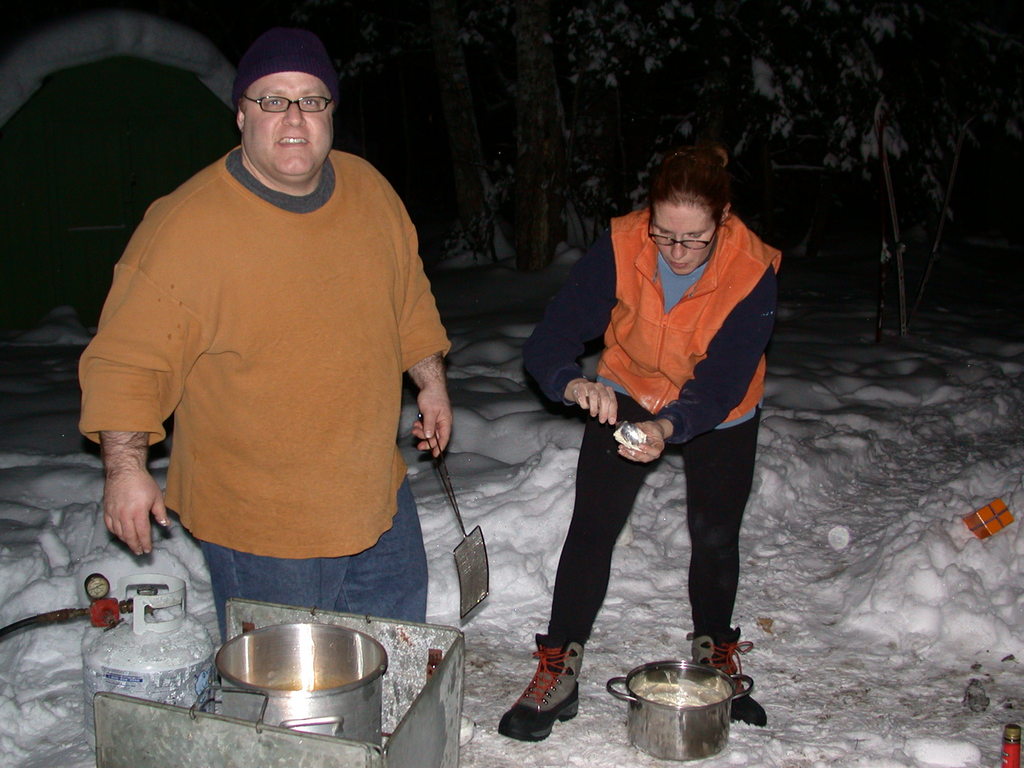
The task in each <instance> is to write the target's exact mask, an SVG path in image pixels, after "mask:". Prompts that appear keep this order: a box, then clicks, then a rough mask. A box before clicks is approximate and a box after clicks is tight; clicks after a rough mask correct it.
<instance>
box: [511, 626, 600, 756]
mask: <svg viewBox="0 0 1024 768" xmlns="http://www.w3.org/2000/svg"><path fill="white" fill-rule="evenodd" d="M548 642H550V641H549V640H548V638H547V636H546V635H537V652H536V653H534V654H533V655H534V658H536V659H537V660H538V661H537V671H536V673H535V674H534V675H533V680H531V681H530V684H529V685H528V686H526V690H525V691H523V695H522V696H520V697H519V700H518V701H517V702H516V703H515V705H514V706H513V707H512V709H510V710H509V711H508V712H506V713H505V714H504V715H503V716H502V718H501V722H500V723H498V733H500V734H502V735H503V736H508V737H509V738H511V739H519V740H520V741H541V740H542V739H546V738H547V737H548V735H549V734H550V733H551V728H552V727H553V726H554V724H555V721H556V720H571V719H572V718H574V717H576V712H577V711H578V709H579V685H578V684H577V682H576V678H577V677H579V674H580V666H581V665H582V664H583V646H582V645H580V644H579V643H572V642H569V643H566V644H565V645H564V646H562V647H561V648H553V647H550V646H548V645H546V643H548Z"/></svg>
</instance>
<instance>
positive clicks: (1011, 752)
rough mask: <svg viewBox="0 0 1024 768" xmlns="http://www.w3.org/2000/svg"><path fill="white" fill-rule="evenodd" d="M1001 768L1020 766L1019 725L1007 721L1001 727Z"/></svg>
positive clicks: (1017, 767)
mask: <svg viewBox="0 0 1024 768" xmlns="http://www.w3.org/2000/svg"><path fill="white" fill-rule="evenodd" d="M1002 768H1020V726H1019V725H1017V723H1008V724H1007V726H1006V727H1005V728H1003V764H1002Z"/></svg>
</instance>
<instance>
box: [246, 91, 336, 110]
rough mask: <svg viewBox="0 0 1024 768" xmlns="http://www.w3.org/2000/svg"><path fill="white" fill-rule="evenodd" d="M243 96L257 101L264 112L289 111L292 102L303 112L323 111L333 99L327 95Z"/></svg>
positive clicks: (248, 99) (247, 99)
mask: <svg viewBox="0 0 1024 768" xmlns="http://www.w3.org/2000/svg"><path fill="white" fill-rule="evenodd" d="M242 98H243V99H245V100H246V101H254V102H256V103H257V104H259V105H260V109H262V110H263V111H264V112H287V111H288V109H289V108H290V107H291V105H292V104H298V105H299V109H300V110H301V111H302V112H323V111H324V110H325V109H327V105H328V104H330V103H331V101H332V100H331V99H329V98H327V97H326V96H303V97H302V98H301V99H286V98H285V97H284V96H260V97H259V98H258V99H250V98H249V97H248V96H246V95H245V94H242Z"/></svg>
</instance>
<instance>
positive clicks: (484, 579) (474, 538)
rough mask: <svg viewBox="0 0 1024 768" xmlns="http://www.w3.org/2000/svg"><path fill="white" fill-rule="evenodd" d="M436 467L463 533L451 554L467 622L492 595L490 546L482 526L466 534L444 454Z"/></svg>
mask: <svg viewBox="0 0 1024 768" xmlns="http://www.w3.org/2000/svg"><path fill="white" fill-rule="evenodd" d="M435 466H436V467H437V472H438V474H439V475H440V476H441V485H443V486H444V492H445V493H446V494H447V495H448V501H449V502H450V503H451V505H452V509H453V510H454V511H455V518H456V519H457V520H458V521H459V530H461V531H462V541H461V542H459V545H458V546H457V547H455V549H454V550H453V551H452V554H453V555H455V569H456V570H457V571H458V573H459V616H460V618H463V619H464V618H466V614H468V613H469V612H470V611H472V610H473V609H474V608H476V607H477V606H478V605H480V603H481V602H483V599H484V598H485V597H487V594H488V592H490V570H489V568H488V567H487V545H486V544H485V543H484V534H483V531H481V530H480V526H479V525H478V526H477V527H476V528H474V529H473V530H472V531H470V532H469V533H468V534H467V533H466V526H465V525H463V523H462V513H460V512H459V503H458V502H457V501H456V500H455V491H454V489H453V488H452V479H451V476H450V475H449V474H448V467H447V465H446V464H445V462H444V454H443V453H441V454H438V456H437V459H436V461H435Z"/></svg>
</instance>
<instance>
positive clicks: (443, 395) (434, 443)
mask: <svg viewBox="0 0 1024 768" xmlns="http://www.w3.org/2000/svg"><path fill="white" fill-rule="evenodd" d="M409 377H410V378H411V379H412V380H413V383H414V384H416V386H417V387H419V389H420V391H419V394H418V395H417V396H416V405H417V406H419V410H420V415H419V418H418V419H417V420H416V421H415V422H414V423H413V425H412V433H413V435H415V436H416V437H417V438H419V441H420V442H418V443H417V444H416V447H417V448H418V449H419V450H421V451H430V453H431V454H432V455H433V456H440V455H441V453H442V452H443V451H444V449H445V448H447V447H448V441H449V440H450V439H451V436H452V405H451V402H450V401H449V400H448V385H447V382H446V380H445V374H444V360H443V359H442V358H441V355H440V354H436V355H431V356H430V357H427V358H424V359H423V360H421V361H420V362H418V363H416V365H414V366H412V368H410V369H409Z"/></svg>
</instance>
